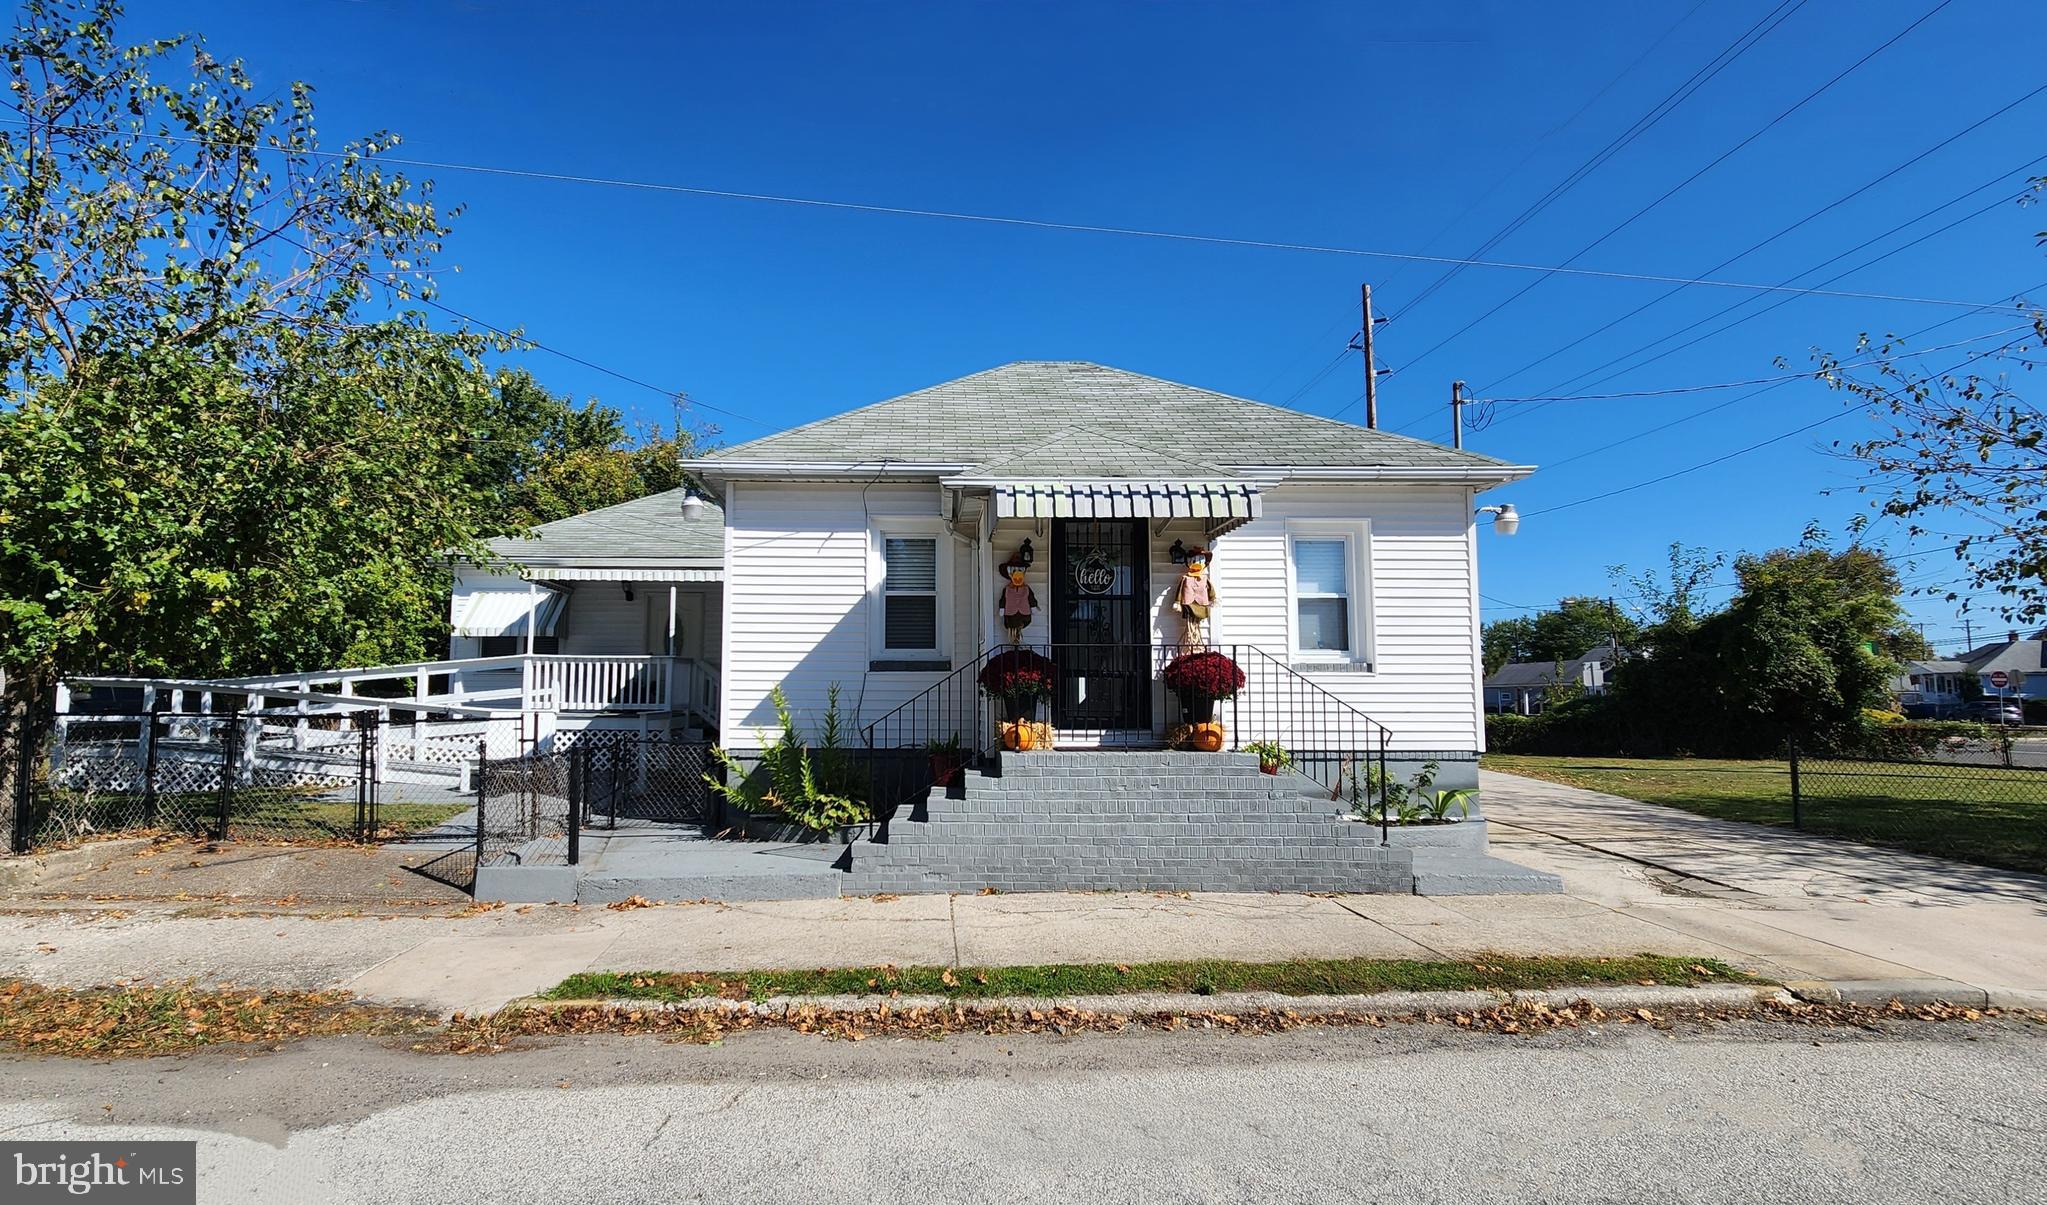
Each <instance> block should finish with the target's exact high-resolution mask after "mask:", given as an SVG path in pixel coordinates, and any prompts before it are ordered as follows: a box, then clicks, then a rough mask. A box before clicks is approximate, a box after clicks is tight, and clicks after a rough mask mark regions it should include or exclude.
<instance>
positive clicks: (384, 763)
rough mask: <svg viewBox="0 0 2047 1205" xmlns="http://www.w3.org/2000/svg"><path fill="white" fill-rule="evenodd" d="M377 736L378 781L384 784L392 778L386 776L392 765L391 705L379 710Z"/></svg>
mask: <svg viewBox="0 0 2047 1205" xmlns="http://www.w3.org/2000/svg"><path fill="white" fill-rule="evenodd" d="M377 735H378V737H379V738H380V739H379V740H378V741H377V781H378V782H384V781H386V780H388V779H389V778H390V775H388V774H386V773H385V771H386V770H388V769H389V768H390V765H391V742H390V740H389V739H388V738H389V737H390V735H391V708H390V707H389V705H380V706H378V708H377Z"/></svg>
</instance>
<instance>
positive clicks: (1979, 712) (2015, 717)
mask: <svg viewBox="0 0 2047 1205" xmlns="http://www.w3.org/2000/svg"><path fill="white" fill-rule="evenodd" d="M1955 718H1956V719H1961V720H1974V721H1976V722H1977V723H1979V724H2023V723H2025V722H2026V711H2025V708H2023V707H2021V706H2019V703H2018V700H2016V699H2007V700H2003V701H1999V700H1997V699H1976V700H1974V701H1972V702H1968V703H1964V704H1962V710H1961V711H1960V712H1959V713H1958V714H1957V715H1956V717H1955Z"/></svg>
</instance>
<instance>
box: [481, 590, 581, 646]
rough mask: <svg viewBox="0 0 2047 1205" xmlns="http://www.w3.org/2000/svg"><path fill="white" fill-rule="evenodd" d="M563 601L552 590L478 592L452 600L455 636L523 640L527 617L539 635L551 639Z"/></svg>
mask: <svg viewBox="0 0 2047 1205" xmlns="http://www.w3.org/2000/svg"><path fill="white" fill-rule="evenodd" d="M564 601H566V600H565V599H564V597H563V596H562V595H561V594H560V593H559V592H557V591H554V590H534V591H528V590H478V591H477V592H476V593H474V594H471V595H468V596H467V597H463V596H460V595H458V596H457V597H456V599H455V635H457V636H523V635H525V634H526V617H527V615H528V614H531V615H532V616H533V618H534V619H535V620H536V621H537V623H536V626H537V627H538V628H539V629H540V635H542V636H552V635H554V625H555V621H556V620H558V619H560V618H561V611H562V603H563V602H564Z"/></svg>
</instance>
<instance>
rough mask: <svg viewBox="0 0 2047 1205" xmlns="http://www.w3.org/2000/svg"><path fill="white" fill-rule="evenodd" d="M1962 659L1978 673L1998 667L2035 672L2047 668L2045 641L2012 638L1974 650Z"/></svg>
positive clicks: (2007, 669) (2046, 644)
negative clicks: (2002, 642)
mask: <svg viewBox="0 0 2047 1205" xmlns="http://www.w3.org/2000/svg"><path fill="white" fill-rule="evenodd" d="M1978 654H1981V655H1980V656H1978ZM1964 660H1966V661H1968V663H1969V668H1970V670H1971V671H1972V672H1975V673H1979V674H1987V673H1989V672H1991V671H1992V670H1999V669H2001V670H2005V671H2010V670H2019V671H2020V672H2022V673H2027V674H2037V673H2039V672H2040V671H2041V670H2043V669H2047V641H2040V640H2012V641H2007V642H2005V643H2004V644H2002V645H1998V646H1989V645H1986V646H1984V648H1981V649H1977V650H1974V651H1973V652H1972V653H1971V654H1970V655H1969V656H1968V657H1966V658H1964Z"/></svg>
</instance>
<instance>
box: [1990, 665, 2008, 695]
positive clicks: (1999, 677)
mask: <svg viewBox="0 0 2047 1205" xmlns="http://www.w3.org/2000/svg"><path fill="white" fill-rule="evenodd" d="M2010 682H2011V678H2010V677H2008V676H2007V675H2006V674H2005V672H2004V671H2003V670H2001V669H1994V670H1991V671H1990V684H1991V685H1992V686H1995V687H1996V688H1997V689H1999V690H2003V689H2004V688H2005V686H2006V685H2007V684H2009V683H2010Z"/></svg>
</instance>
